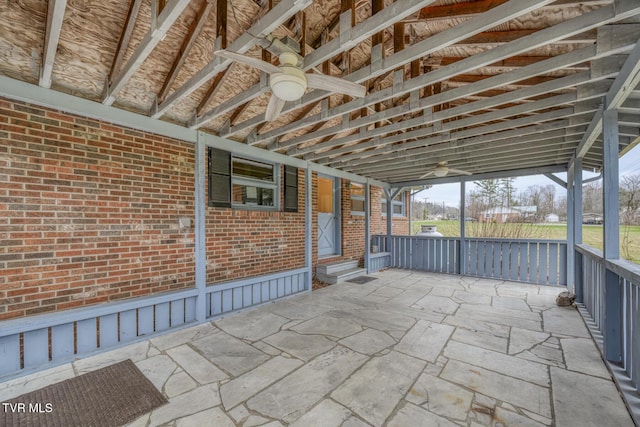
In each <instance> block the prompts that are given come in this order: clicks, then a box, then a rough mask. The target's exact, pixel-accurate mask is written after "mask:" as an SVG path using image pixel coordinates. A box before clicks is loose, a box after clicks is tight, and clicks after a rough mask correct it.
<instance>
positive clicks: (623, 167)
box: [414, 144, 640, 207]
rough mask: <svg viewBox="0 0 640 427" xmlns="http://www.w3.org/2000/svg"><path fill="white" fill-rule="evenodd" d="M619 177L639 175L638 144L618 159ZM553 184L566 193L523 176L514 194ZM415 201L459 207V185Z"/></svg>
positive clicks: (424, 193) (437, 187) (469, 185)
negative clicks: (531, 187)
mask: <svg viewBox="0 0 640 427" xmlns="http://www.w3.org/2000/svg"><path fill="white" fill-rule="evenodd" d="M619 170H620V176H624V175H627V174H638V173H640V144H638V145H636V146H635V147H634V148H633V149H632V150H631V151H629V152H628V153H627V154H625V155H624V156H623V157H622V158H620V162H619ZM556 175H557V176H558V177H559V178H561V179H562V180H563V181H566V180H567V174H566V173H559V174H556ZM593 176H597V174H596V173H591V172H584V173H583V174H582V179H589V178H591V177H593ZM549 184H553V185H554V186H555V187H556V195H560V194H564V192H565V191H566V190H565V189H564V188H562V187H560V186H559V185H557V184H556V183H554V182H553V181H551V180H550V179H549V178H547V177H546V176H544V175H534V176H524V177H518V178H516V179H515V187H516V194H519V193H521V192H523V191H525V190H526V189H527V188H528V187H530V186H532V185H549ZM475 187H476V186H475V185H473V183H467V192H469V191H470V190H472V189H474V188H475ZM414 197H415V199H414V200H416V201H422V202H424V200H425V198H426V199H427V202H432V203H437V204H441V203H442V202H444V203H445V204H446V205H447V206H452V207H459V206H460V185H459V184H441V185H435V186H433V187H432V188H430V189H427V190H424V191H421V192H419V193H417V194H416V195H415V196H414Z"/></svg>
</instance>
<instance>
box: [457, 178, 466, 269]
mask: <svg viewBox="0 0 640 427" xmlns="http://www.w3.org/2000/svg"><path fill="white" fill-rule="evenodd" d="M466 197H467V191H466V181H464V180H462V181H460V248H459V250H458V274H461V275H463V276H464V275H465V274H467V240H466V235H465V233H466V228H467V224H466V223H465V220H464V219H465V218H466V217H467V203H466Z"/></svg>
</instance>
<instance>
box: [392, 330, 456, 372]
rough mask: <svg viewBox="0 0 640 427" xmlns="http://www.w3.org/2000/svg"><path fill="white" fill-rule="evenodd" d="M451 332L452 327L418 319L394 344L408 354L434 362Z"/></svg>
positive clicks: (397, 348)
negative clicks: (396, 343)
mask: <svg viewBox="0 0 640 427" xmlns="http://www.w3.org/2000/svg"><path fill="white" fill-rule="evenodd" d="M452 333H453V327H451V326H449V325H441V324H439V323H433V322H427V321H426V320H420V321H418V323H417V324H416V325H415V326H414V327H413V328H411V330H410V331H409V332H408V333H407V335H405V336H404V338H403V339H402V341H400V343H398V345H397V346H396V350H398V351H401V352H403V353H406V354H408V355H410V356H415V357H419V358H420V359H424V360H427V361H429V362H435V361H436V359H437V358H438V355H439V354H440V352H441V351H442V349H443V348H444V346H445V345H446V343H447V340H448V339H449V337H450V336H451V334H452Z"/></svg>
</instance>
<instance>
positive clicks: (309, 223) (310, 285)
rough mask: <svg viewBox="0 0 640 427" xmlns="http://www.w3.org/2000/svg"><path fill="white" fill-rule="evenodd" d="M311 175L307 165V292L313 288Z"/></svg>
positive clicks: (305, 262)
mask: <svg viewBox="0 0 640 427" xmlns="http://www.w3.org/2000/svg"><path fill="white" fill-rule="evenodd" d="M312 191H313V175H312V171H311V168H310V167H309V163H308V162H307V168H306V169H305V171H304V266H305V267H306V268H307V289H306V290H307V291H309V292H311V290H312V288H313V227H312V226H313V193H312Z"/></svg>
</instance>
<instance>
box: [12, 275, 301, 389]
mask: <svg viewBox="0 0 640 427" xmlns="http://www.w3.org/2000/svg"><path fill="white" fill-rule="evenodd" d="M308 274H309V270H308V269H297V270H290V271H284V272H279V273H275V274H270V275H267V276H261V277H255V278H249V279H242V280H237V281H233V282H228V283H224V284H218V285H212V286H209V287H207V288H206V292H205V299H206V311H207V312H206V318H207V320H212V319H215V318H216V317H220V316H221V315H224V314H228V313H230V312H232V311H236V310H241V309H245V308H248V307H251V306H256V305H260V304H264V303H267V302H269V301H274V300H277V299H280V298H284V297H287V296H290V295H294V294H297V293H301V292H304V291H307V290H308V286H307V283H308V281H307V278H308V277H307V276H308ZM197 298H198V290H197V289H189V290H183V291H179V292H173V293H167V294H163V295H158V296H153V297H144V298H136V299H130V300H126V301H122V302H117V303H109V304H103V305H99V306H92V307H87V308H80V309H73V310H67V311H62V312H57V313H50V314H44V315H40V316H31V317H26V318H20V319H12V320H6V321H3V322H0V381H2V380H6V379H8V378H11V377H14V376H17V375H20V374H21V373H26V372H30V371H34V370H38V369H44V368H47V367H50V366H55V365H59V364H61V363H65V362H69V361H72V360H74V359H75V358H78V357H82V356H86V355H89V354H92V353H96V352H99V351H104V350H108V349H113V348H116V347H119V346H123V345H126V344H130V343H133V342H135V341H138V340H141V339H146V338H149V337H151V336H153V335H157V334H159V333H162V332H165V331H169V330H175V329H179V328H181V327H185V326H188V325H194V324H196V323H197V320H196V319H197V316H196V299H197Z"/></svg>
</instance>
